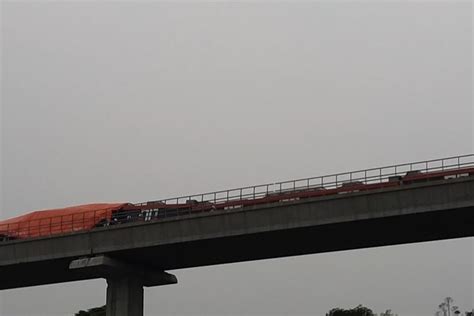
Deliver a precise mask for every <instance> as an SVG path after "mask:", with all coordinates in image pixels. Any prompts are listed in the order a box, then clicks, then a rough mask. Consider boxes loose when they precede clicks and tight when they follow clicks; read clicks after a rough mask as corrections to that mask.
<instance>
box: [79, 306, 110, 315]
mask: <svg viewBox="0 0 474 316" xmlns="http://www.w3.org/2000/svg"><path fill="white" fill-rule="evenodd" d="M74 315H75V316H105V305H104V306H102V307H94V308H91V309H88V310H87V311H79V312H77V313H76V314H74Z"/></svg>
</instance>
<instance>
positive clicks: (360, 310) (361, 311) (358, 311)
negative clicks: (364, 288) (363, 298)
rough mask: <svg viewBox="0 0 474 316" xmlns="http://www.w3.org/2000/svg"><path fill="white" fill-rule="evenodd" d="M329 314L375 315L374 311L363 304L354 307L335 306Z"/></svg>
mask: <svg viewBox="0 0 474 316" xmlns="http://www.w3.org/2000/svg"><path fill="white" fill-rule="evenodd" d="M326 315H327V316H375V314H374V312H373V311H372V310H371V309H369V308H367V307H364V306H362V305H359V306H357V307H355V308H352V309H342V308H333V309H331V310H330V311H329V313H328V314H326Z"/></svg>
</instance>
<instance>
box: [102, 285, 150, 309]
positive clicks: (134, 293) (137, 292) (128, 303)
mask: <svg viewBox="0 0 474 316" xmlns="http://www.w3.org/2000/svg"><path fill="white" fill-rule="evenodd" d="M106 313H107V316H143V281H142V280H141V279H140V278H136V277H131V276H124V277H113V278H108V279H107V309H106Z"/></svg>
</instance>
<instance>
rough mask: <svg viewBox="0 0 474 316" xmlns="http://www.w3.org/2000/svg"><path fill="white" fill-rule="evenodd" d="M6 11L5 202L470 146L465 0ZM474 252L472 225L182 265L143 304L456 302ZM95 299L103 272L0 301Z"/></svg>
mask: <svg viewBox="0 0 474 316" xmlns="http://www.w3.org/2000/svg"><path fill="white" fill-rule="evenodd" d="M1 10H2V12H1V23H2V24H1V25H2V29H1V35H2V41H1V54H2V59H1V66H2V68H1V79H2V83H1V89H2V90H1V110H2V111H1V114H2V120H1V132H2V138H1V139H2V146H1V155H0V156H1V161H2V169H1V171H2V175H1V186H2V190H1V192H2V195H1V210H0V218H1V219H4V218H8V217H12V216H15V215H19V214H22V213H23V212H26V211H30V210H35V209H43V208H52V207H61V206H67V205H73V204H78V203H89V202H108V201H130V202H140V201H146V200H153V199H159V198H165V197H169V196H173V195H180V194H187V193H199V192H201V191H208V190H214V189H222V188H227V187H234V186H241V185H247V184H256V183H259V182H268V181H275V180H284V179H289V178H300V177H308V176H313V175H320V174H324V173H331V172H336V171H346V170H351V169H359V168H366V167H375V166H379V165H385V164H393V163H398V162H407V161H411V160H423V159H429V158H437V157H442V156H449V155H456V154H462V153H470V152H473V147H474V145H473V120H474V118H473V103H472V90H473V86H472V3H471V2H470V1H464V2H454V1H437V2H431V1H420V2H412V1H395V2H386V1H385V2H377V1H374V2H365V1H364V2H362V1H357V2H354V1H352V2H342V1H338V2H331V1H320V2H311V1H306V2H298V1H296V2H291V3H290V2H279V3H277V2H273V1H264V2H251V1H246V2H233V3H227V2H221V3H205V2H182V1H180V2H172V1H169V2H154V1H142V2H131V1H130V2H108V3H101V2H99V1H78V2H68V3H59V2H52V1H47V2H46V1H44V2H42V1H34V2H28V1H21V2H18V1H9V2H6V1H2V2H1ZM401 229H402V228H401ZM374 238H378V236H374ZM473 261H474V239H473V238H467V239H459V240H449V241H441V242H432V243H422V244H414V245H403V246H394V247H384V248H376V249H364V250H355V251H347V252H339V253H328V254H319V255H311V256H302V257H293V258H285V259H275V260H266V261H258V262H249V263H239V264H230V265H222V266H213V267H205V268H196V269H189V270H178V271H174V272H173V273H175V274H176V275H177V276H178V279H179V284H178V285H175V286H168V287H161V288H151V289H146V301H145V305H146V315H157V314H160V315H252V316H256V315H323V314H324V313H325V312H327V311H328V310H329V309H331V308H333V307H337V306H339V307H353V306H355V305H357V304H364V305H366V306H368V307H370V308H372V309H374V310H375V311H377V312H381V311H383V310H384V309H388V308H391V309H393V310H394V311H395V312H396V313H398V314H399V315H400V316H402V315H406V316H429V315H432V314H433V312H434V311H435V309H436V307H437V305H438V304H439V303H440V301H441V299H442V298H443V297H445V296H452V297H454V299H455V301H456V304H458V305H459V306H460V307H461V309H462V310H467V309H468V308H473V307H474V299H473V297H474V293H473V283H474V270H473V269H474V268H473V267H474V264H473ZM104 302H105V282H104V281H101V280H96V281H87V282H77V283H70V284H61V285H52V286H44V287H35V288H28V289H19V290H11V291H4V292H2V293H1V294H0V315H1V316H17V315H25V316H26V315H33V316H37V315H45V316H46V315H70V314H72V313H73V312H75V311H77V310H79V309H82V308H88V307H93V306H98V305H101V304H103V303H104Z"/></svg>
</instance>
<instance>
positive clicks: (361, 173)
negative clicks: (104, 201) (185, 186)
mask: <svg viewBox="0 0 474 316" xmlns="http://www.w3.org/2000/svg"><path fill="white" fill-rule="evenodd" d="M468 168H474V154H469V155H462V156H455V157H448V158H442V159H435V160H426V161H419V162H413V163H405V164H398V165H392V166H385V167H379V168H371V169H364V170H358V171H351V172H345V173H336V174H331V175H325V176H318V177H311V178H304V179H296V180H290V181H283V182H276V183H267V184H260V185H255V186H247V187H241V188H235V189H230V190H221V191H214V192H208V193H201V194H194V195H184V196H180V197H175V198H169V199H164V200H157V201H149V202H145V203H137V204H134V205H133V207H134V211H128V212H123V211H120V212H119V213H116V214H119V215H113V213H114V211H113V210H110V209H100V210H94V211H88V212H81V213H76V214H72V215H62V216H53V217H49V218H42V219H32V220H29V221H27V222H18V223H8V224H3V225H2V224H0V240H1V239H2V238H3V239H15V238H33V237H44V236H50V235H56V234H63V233H72V232H78V231H85V230H90V229H92V228H94V227H97V226H104V227H114V226H115V224H123V223H129V222H137V221H148V220H152V219H153V220H158V219H161V218H167V217H176V216H184V215H189V214H194V213H195V212H196V211H199V210H204V209H207V210H216V211H222V210H224V211H225V210H226V209H231V208H236V207H242V206H243V205H244V204H246V205H248V204H251V203H252V200H254V201H255V202H256V201H258V200H259V199H265V198H267V197H269V196H272V195H281V194H285V195H286V194H291V193H297V192H300V191H308V190H319V189H321V190H323V189H324V190H330V189H336V188H340V187H342V186H345V185H347V184H364V185H370V184H374V185H375V184H383V183H386V182H389V181H390V180H391V179H392V177H403V176H405V175H406V174H407V173H412V174H413V173H416V172H421V173H435V172H445V171H453V177H457V176H459V173H462V172H463V170H464V169H468ZM456 170H459V172H458V173H457V171H456ZM350 191H351V188H350V186H348V189H347V190H344V192H350ZM248 202H250V203H248ZM255 204H256V203H255ZM137 209H138V210H143V211H144V212H143V213H140V212H137ZM114 216H115V217H114Z"/></svg>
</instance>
